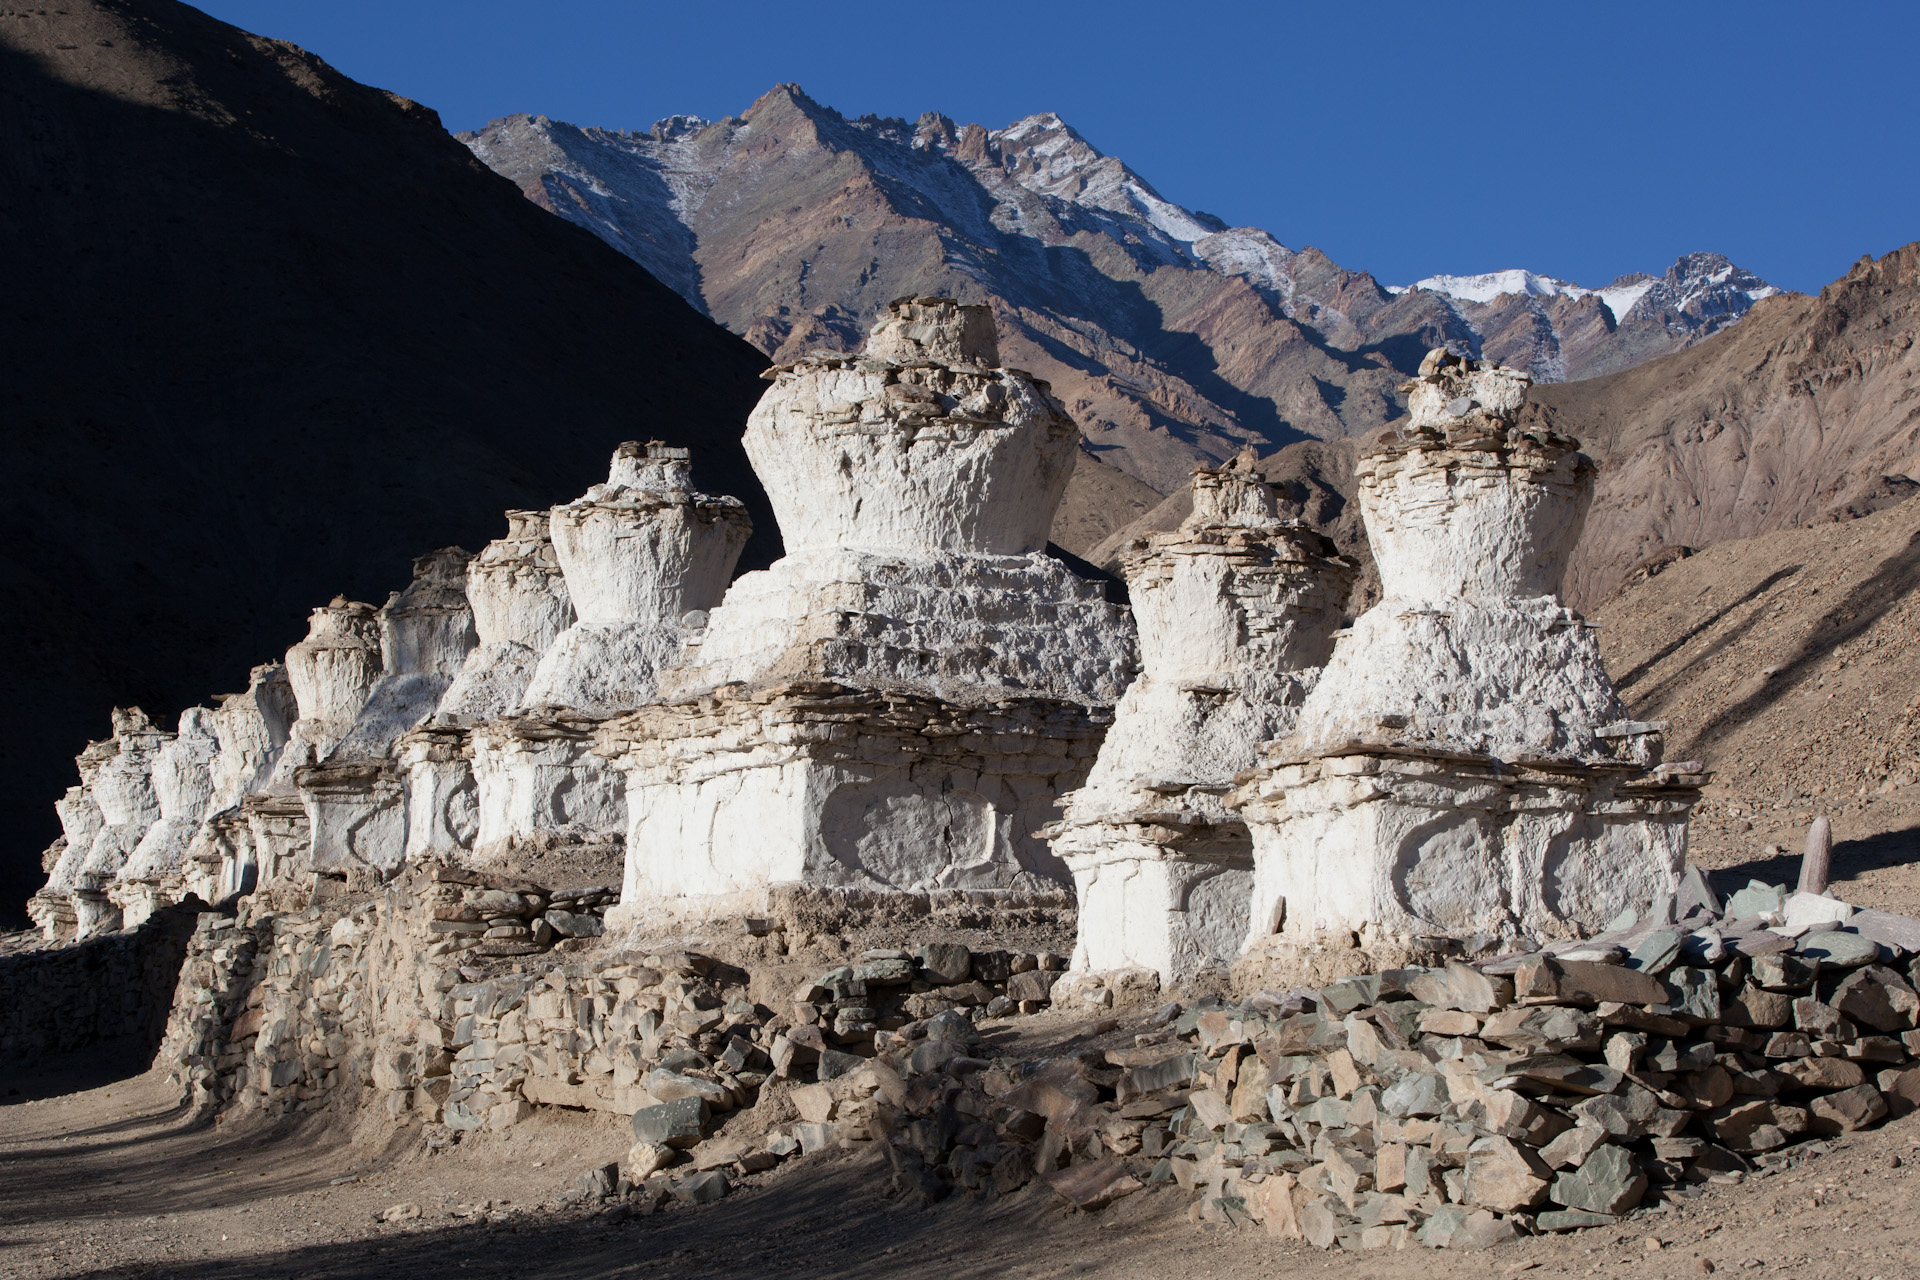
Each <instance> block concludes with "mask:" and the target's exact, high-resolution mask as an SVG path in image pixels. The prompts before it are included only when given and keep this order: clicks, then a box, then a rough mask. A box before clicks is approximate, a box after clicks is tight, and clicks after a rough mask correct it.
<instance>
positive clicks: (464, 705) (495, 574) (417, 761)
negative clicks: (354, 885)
mask: <svg viewBox="0 0 1920 1280" xmlns="http://www.w3.org/2000/svg"><path fill="white" fill-rule="evenodd" d="M466 594H467V603H468V604H469V606H471V608H472V609H473V627H474V634H475V636H476V638H477V640H478V644H477V645H476V646H475V647H474V649H473V651H472V652H471V653H469V654H468V655H467V657H466V661H465V662H464V663H463V664H462V665H461V667H460V673H459V674H458V675H457V676H455V677H454V680H453V683H452V684H451V685H449V686H448V687H447V691H446V693H445V695H443V696H442V697H441V699H440V705H439V706H438V707H437V708H436V709H435V710H434V713H433V717H432V719H431V720H430V721H428V722H427V723H426V724H424V725H422V726H420V727H419V728H417V729H415V730H413V731H412V732H410V733H408V734H407V735H406V736H405V737H403V738H402V739H401V740H400V748H399V750H400V758H401V767H402V768H403V770H404V771H405V776H406V784H407V841H406V857H407V858H408V859H409V860H410V861H418V860H420V859H423V858H428V857H433V856H436V855H444V856H460V857H464V856H465V855H466V854H467V853H468V852H469V851H471V850H472V849H473V847H474V841H475V839H476V837H477V836H478V835H479V830H480V797H479V788H478V787H477V785H476V784H475V781H474V776H473V752H472V744H471V738H472V731H473V727H474V726H475V725H478V724H484V723H486V722H488V721H490V720H494V719H497V718H498V717H500V716H503V715H506V714H507V713H509V712H511V711H513V710H514V709H515V708H516V707H518V706H519V704H520V700H521V698H522V696H523V695H524V694H525V693H526V691H527V685H528V684H529V683H530V682H531V680H532V679H533V672H534V668H535V667H536V666H537V665H538V664H539V662H540V657H541V655H542V654H544V653H545V652H546V651H547V650H548V649H549V648H551V647H552V645H553V642H554V640H555V639H556V638H557V637H558V636H559V635H560V633H561V632H563V631H565V630H566V629H567V627H568V625H569V624H570V623H572V621H573V604H572V601H571V599H570V597H569V596H568V594H567V584H566V579H565V577H564V576H563V575H562V573H561V571H560V561H559V558H558V556H557V555H556V554H555V552H554V548H553V542H552V540H551V539H550V538H549V537H548V536H547V513H546V512H545V511H509V512H507V536H506V537H504V538H498V539H496V540H494V541H493V542H489V543H488V544H487V545H486V547H485V548H484V549H482V551H481V552H480V554H479V555H477V556H475V557H474V558H473V559H472V560H471V561H470V562H469V563H468V565H467V587H466Z"/></svg>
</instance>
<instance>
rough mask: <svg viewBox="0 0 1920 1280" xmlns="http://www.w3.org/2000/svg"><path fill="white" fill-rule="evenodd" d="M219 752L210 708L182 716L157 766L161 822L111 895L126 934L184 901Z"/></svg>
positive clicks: (131, 858)
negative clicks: (190, 853) (190, 849)
mask: <svg viewBox="0 0 1920 1280" xmlns="http://www.w3.org/2000/svg"><path fill="white" fill-rule="evenodd" d="M219 752H220V738H219V735H218V733H217V732H216V731H215V728H214V718H213V712H212V711H210V710H208V709H207V708H205V707H188V708H187V709H186V710H185V711H183V712H181V713H180V723H179V727H178V729H177V730H176V731H175V733H174V735H173V741H171V742H169V743H167V744H166V745H165V746H164V747H162V748H160V751H159V754H158V755H157V756H156V757H155V758H154V762H153V791H154V796H155V798H156V799H157V800H158V801H159V804H160V818H159V820H158V821H157V822H155V823H154V824H153V825H152V826H151V827H148V828H147V833H146V834H145V835H144V836H142V837H141V838H140V843H139V844H138V845H137V846H135V848H134V850H133V853H132V854H131V855H130V856H129V857H128V858H127V864H126V866H124V867H122V868H121V869H120V875H119V877H118V879H117V880H116V881H115V883H114V885H113V886H112V888H110V889H109V890H108V897H110V898H111V899H112V900H113V902H114V904H115V905H116V906H118V907H119V908H120V918H121V924H122V926H123V927H124V928H128V929H132V928H137V927H138V926H139V925H140V923H141V922H142V921H143V920H145V919H146V918H147V917H148V916H150V915H152V914H153V913H154V912H155V911H156V910H158V909H159V908H161V907H164V906H166V905H168V904H169V903H173V902H178V901H179V900H180V899H181V897H182V896H183V894H184V885H185V881H186V863H187V846H188V844H189V843H190V842H191V841H192V839H193V837H194V834H195V833H196V832H197V831H199V830H200V824H201V822H202V821H204V820H205V818H206V816H207V810H208V804H209V802H211V801H212V799H213V768H214V760H215V758H216V757H217V756H218V755H219Z"/></svg>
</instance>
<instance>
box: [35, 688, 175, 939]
mask: <svg viewBox="0 0 1920 1280" xmlns="http://www.w3.org/2000/svg"><path fill="white" fill-rule="evenodd" d="M172 740H173V735H172V734H170V733H167V732H165V731H163V730H161V729H157V728H155V727H154V725H153V723H152V722H151V721H150V720H148V719H147V714H146V712H144V711H142V710H140V708H138V707H129V708H126V709H125V710H122V709H120V708H117V707H116V708H115V709H114V712H113V738H112V740H111V743H110V748H111V749H110V751H108V752H103V753H101V758H100V763H99V765H98V767H97V768H96V769H95V770H94V772H93V777H92V780H91V781H90V782H89V783H87V790H88V792H89V793H90V794H91V795H92V797H93V801H94V803H95V804H97V805H98V806H99V809H100V829H99V830H98V831H97V832H95V833H94V836H93V840H92V842H91V843H90V844H89V845H88V847H87V848H86V850H85V851H84V853H83V854H82V855H81V856H80V857H78V858H77V859H75V861H74V862H73V864H72V870H71V876H70V878H66V877H61V876H60V869H59V868H56V869H55V877H56V880H57V881H59V883H57V884H52V885H49V886H48V887H49V888H54V889H62V888H64V889H65V891H66V892H67V894H68V895H69V900H70V901H71V903H72V906H73V912H74V932H75V936H77V937H81V938H87V937H92V936H94V935H96V934H101V933H111V932H113V931H114V930H115V929H118V928H119V927H120V908H119V907H118V906H117V905H116V904H115V903H114V902H113V901H112V899H110V898H109V897H108V896H107V893H108V890H110V889H111V888H112V887H113V885H114V882H115V881H116V880H118V879H119V878H120V872H121V870H122V868H124V867H125V866H126V865H127V859H128V858H130V857H132V856H133V851H134V850H135V849H136V848H138V847H139V845H140V841H141V839H142V838H143V837H144V836H145V835H146V834H147V831H148V829H149V828H151V827H152V826H153V824H154V823H156V822H158V821H159V820H160V797H159V795H158V793H157V792H155V790H154V786H153V766H154V762H155V761H156V760H157V759H158V758H159V755H160V750H161V748H163V747H165V746H166V745H167V744H168V743H169V742H171V741H172ZM91 750H92V748H91V747H90V748H89V751H91ZM82 759H83V761H84V754H83V757H82ZM87 771H88V766H87V765H86V764H85V763H82V765H81V777H82V778H85V777H86V776H87Z"/></svg>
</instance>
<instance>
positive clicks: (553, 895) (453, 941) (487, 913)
mask: <svg viewBox="0 0 1920 1280" xmlns="http://www.w3.org/2000/svg"><path fill="white" fill-rule="evenodd" d="M433 879H434V883H435V886H436V889H437V890H438V891H437V892H436V893H435V895H434V897H435V903H434V906H433V922H432V924H431V925H430V926H429V928H430V929H431V930H432V932H433V933H434V934H435V935H436V937H435V939H434V941H433V943H432V944H431V945H430V946H429V947H428V948H427V955H428V956H429V957H432V958H436V959H437V958H439V957H442V956H452V955H458V954H460V953H462V952H472V953H473V955H474V956H476V957H481V958H493V957H503V956H530V955H539V954H540V953H541V952H544V951H547V950H550V949H551V948H552V947H553V946H554V945H555V944H556V943H558V942H562V941H564V940H565V939H567V938H597V937H599V936H600V935H601V934H602V933H605V932H606V922H605V920H604V919H603V917H604V916H605V914H606V910H607V908H608V907H610V906H613V905H615V904H617V903H618V902H619V901H620V890H619V887H618V886H599V887H595V888H589V889H548V888H545V887H543V886H541V885H537V884H534V883H533V882H532V881H527V880H514V879H509V878H507V877H503V876H497V875H490V874H487V873H485V872H479V871H468V870H466V869H464V868H461V867H453V866H444V867H436V868H435V869H434V870H433ZM456 886H457V888H456Z"/></svg>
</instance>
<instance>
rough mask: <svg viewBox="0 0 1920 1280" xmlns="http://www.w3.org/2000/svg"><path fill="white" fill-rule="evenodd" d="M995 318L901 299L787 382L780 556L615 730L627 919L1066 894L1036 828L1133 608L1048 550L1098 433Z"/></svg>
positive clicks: (800, 366) (745, 581) (610, 749)
mask: <svg viewBox="0 0 1920 1280" xmlns="http://www.w3.org/2000/svg"><path fill="white" fill-rule="evenodd" d="M998 363H999V357H998V352H997V346H996V343H995V339H994V333H993V322H992V317H991V314H990V312H989V311H988V310H987V309H986V308H985V307H979V306H961V305H959V304H957V303H955V302H953V301H952V300H950V299H934V298H921V299H902V300H901V301H899V302H896V303H895V304H894V305H893V307H892V309H891V312H890V314H889V315H888V316H887V317H886V318H885V319H883V320H882V321H881V322H880V324H879V325H878V326H877V327H876V328H875V329H874V332H873V336H872V339H871V341H870V342H869V344H868V347H867V350H866V352H865V353H863V354H862V355H858V356H843V355H829V356H815V357H809V358H807V359H805V360H802V361H800V362H799V363H797V364H793V365H788V366H782V367H780V368H777V369H775V370H773V371H771V372H770V374H769V375H768V376H769V377H771V378H772V379H773V384H774V385H773V386H772V388H770V389H769V390H768V392H767V393H766V395H765V396H763V397H762V399H761V401H760V404H759V406H758V407H757V408H756V409H755V410H754V412H753V414H752V416H751V417H750V418H749V420H748V423H747V431H746V436H745V443H746V448H747V453H748V457H749V458H750V459H751V460H752V462H753V466H754V470H755V471H756V472H757V473H758V474H759V476H760V479H761V482H762V483H763V484H764V485H765V487H766V490H767V494H768V497H769V498H770V499H771V501H772V504H773V507H774V511H775V513H776V515H777V516H778V518H779V521H780V530H781V536H782V539H783V541H784V543H785V546H786V555H785V556H784V558H782V559H781V560H779V561H778V562H776V563H775V564H774V565H773V566H772V567H771V568H769V569H767V570H764V571H761V572H757V573H750V574H746V575H745V576H743V577H741V578H740V579H739V580H738V581H737V582H735V583H734V584H733V586H732V588H731V589H729V590H728V592H727V595H726V599H725V601H724V602H722V603H721V604H720V606H719V608H717V609H715V610H714V611H713V613H712V615H711V618H710V619H709V620H708V624H707V627H706V630H705V633H704V634H703V635H701V636H699V637H698V638H697V640H694V641H690V642H689V643H688V645H687V647H686V650H685V652H684V654H683V656H682V657H681V659H680V661H679V663H678V664H676V665H675V666H673V667H671V668H669V669H668V670H666V671H665V672H663V673H662V675H661V679H660V695H661V699H662V703H661V704H656V705H651V706H647V707H643V708H641V709H640V710H638V711H636V712H634V713H632V714H630V715H628V716H625V717H622V718H621V719H619V720H616V721H613V722H611V723H610V724H609V725H608V726H607V727H606V728H605V729H604V730H603V731H602V733H601V740H600V746H599V748H598V750H600V751H601V752H603V753H605V754H606V755H608V756H609V757H610V758H613V759H614V760H615V761H616V762H617V763H618V764H619V766H620V768H621V769H622V770H623V771H624V772H625V774H626V776H627V793H626V798H627V809H628V813H629V816H630V825H629V829H628V837H627V866H626V881H625V889H624V892H623V896H622V905H621V907H620V908H619V909H618V911H617V912H616V913H613V914H611V915H610V917H609V918H610V920H613V921H615V922H619V921H625V922H627V923H640V922H643V921H651V920H656V919H664V918H666V917H669V916H674V915H681V914H687V915H696V916H697V915H701V914H710V913H714V912H721V911H730V910H744V911H749V912H752V911H757V910H764V909H765V908H766V906H767V904H768V901H769V896H770V894H771V893H773V892H774V891H775V890H776V888H778V887H782V886H786V887H794V888H799V889H803V890H810V889H824V890H863V891H871V892H878V893H883V894H898V893H907V894H922V895H924V894H925V893H927V892H929V891H932V890H936V889H973V890H981V891H996V890H999V891H1004V890H1029V889H1031V890H1057V889H1058V888H1059V887H1062V886H1063V885H1064V883H1065V881H1066V874H1065V868H1064V867H1063V866H1061V864H1060V862H1059V860H1058V859H1056V858H1055V857H1054V856H1053V855H1052V853H1051V852H1050V851H1049V850H1048V849H1047V847H1046V845H1045V844H1044V843H1043V842H1041V841H1040V840H1038V839H1036V838H1035V837H1034V835H1033V834H1032V833H1033V832H1034V831H1035V830H1036V829H1037V828H1038V827H1039V826H1040V825H1041V823H1043V822H1044V821H1045V820H1046V819H1047V817H1049V816H1050V814H1049V813H1048V810H1049V808H1050V806H1051V804H1052V801H1053V797H1054V796H1055V795H1057V794H1058V793H1059V791H1061V790H1064V789H1067V788H1070V787H1072V786H1075V785H1077V784H1078V783H1079V782H1080V781H1081V780H1082V779H1083V778H1084V777H1085V773H1086V770H1087V768H1088V766H1089V765H1090V764H1091V762H1092V756H1093V753H1094V750H1095V748H1096V747H1097V744H1098V740H1099V736H1100V732H1101V730H1102V728H1103V727H1104V723H1105V720H1106V717H1107V714H1108V711H1107V709H1108V708H1109V707H1111V705H1112V703H1113V701H1114V700H1115V699H1116V698H1117V697H1118V696H1119V694H1120V692H1121V691H1122V690H1123V689H1124V688H1125V686H1126V684H1127V681H1128V680H1129V679H1130V678H1131V677H1132V675H1133V671H1134V653H1133V644H1132V635H1131V628H1130V627H1129V626H1128V625H1127V620H1126V615H1125V612H1124V610H1122V609H1120V608H1118V607H1117V606H1114V605H1111V604H1109V603H1108V602H1107V601H1106V599H1105V598H1104V595H1103V592H1102V590H1101V588H1100V587H1098V586H1097V585H1095V584H1092V583H1088V582H1084V581H1082V580H1080V579H1079V578H1077V577H1075V576H1074V575H1073V574H1072V573H1071V572H1070V571H1068V570H1067V568H1066V567H1065V566H1064V565H1062V564H1061V563H1060V562H1059V561H1057V560H1055V559H1053V558H1052V557H1050V556H1048V555H1047V554H1045V552H1044V550H1043V548H1044V547H1045V545H1046V535H1047V530H1048V528H1049V527H1050V526H1051V524H1052V520H1053V515H1054V511H1055V509H1056V508H1057V507H1058V505H1059V502H1060V496H1061V493H1062V491H1063V490H1064V488H1065V485H1066V482H1067V477H1068V474H1069V472H1070V470H1071V468H1072V466H1073V461H1074V456H1075V451H1076V448H1077V445H1078V440H1079V432H1078V430H1077V429H1076V428H1075V426H1074V424H1073V422H1072V420H1071V419H1069V418H1068V417H1067V415H1066V414H1065V412H1064V411H1063V410H1062V409H1061V408H1060V406H1059V404H1058V403H1057V402H1056V401H1055V400H1054V399H1053V398H1052V396H1051V395H1049V394H1048V392H1047V390H1046V387H1045V384H1044V383H1037V382H1035V381H1034V380H1033V379H1032V378H1030V377H1029V376H1028V375H1026V374H1024V373H1021V372H1020V371H1018V370H1014V369H1004V368H1000V367H998Z"/></svg>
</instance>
